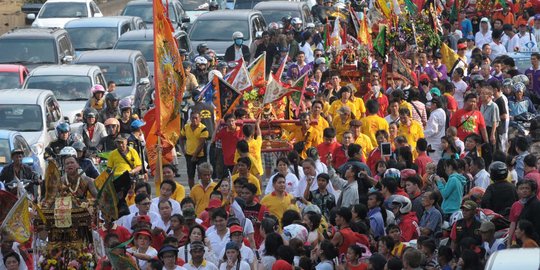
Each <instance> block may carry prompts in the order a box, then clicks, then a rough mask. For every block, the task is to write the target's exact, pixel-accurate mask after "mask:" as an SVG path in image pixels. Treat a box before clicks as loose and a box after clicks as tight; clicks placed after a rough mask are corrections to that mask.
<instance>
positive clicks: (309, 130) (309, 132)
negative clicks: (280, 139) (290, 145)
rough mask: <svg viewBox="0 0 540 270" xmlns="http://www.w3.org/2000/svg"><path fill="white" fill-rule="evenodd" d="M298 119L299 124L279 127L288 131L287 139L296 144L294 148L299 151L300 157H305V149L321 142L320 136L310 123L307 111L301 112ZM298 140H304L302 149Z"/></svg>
mask: <svg viewBox="0 0 540 270" xmlns="http://www.w3.org/2000/svg"><path fill="white" fill-rule="evenodd" d="M299 119H300V120H299V121H300V126H297V125H294V124H292V125H291V124H283V125H281V127H282V128H283V129H285V130H287V131H289V132H290V136H289V139H290V140H291V142H294V143H295V144H296V146H295V148H298V149H295V150H297V151H298V152H299V153H300V156H301V157H302V158H306V157H307V156H306V150H307V149H309V148H310V147H312V146H313V147H316V146H318V145H319V143H321V142H322V139H320V138H322V137H321V135H319V131H318V130H317V129H316V128H314V127H313V126H311V125H310V122H311V118H310V116H309V114H308V113H301V114H300V116H299ZM300 142H304V143H303V148H302V149H300V147H301V145H300V144H298V143H300Z"/></svg>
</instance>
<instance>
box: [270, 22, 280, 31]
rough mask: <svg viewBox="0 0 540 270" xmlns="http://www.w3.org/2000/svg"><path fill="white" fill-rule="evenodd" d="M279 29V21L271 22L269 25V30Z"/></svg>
mask: <svg viewBox="0 0 540 270" xmlns="http://www.w3.org/2000/svg"><path fill="white" fill-rule="evenodd" d="M278 29H279V25H278V23H277V22H271V23H270V24H269V25H268V30H278Z"/></svg>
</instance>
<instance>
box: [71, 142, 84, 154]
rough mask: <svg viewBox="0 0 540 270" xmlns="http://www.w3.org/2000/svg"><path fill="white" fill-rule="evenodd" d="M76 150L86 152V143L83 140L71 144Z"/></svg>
mask: <svg viewBox="0 0 540 270" xmlns="http://www.w3.org/2000/svg"><path fill="white" fill-rule="evenodd" d="M71 147H73V148H74V149H75V150H76V151H78V152H84V151H86V145H85V144H84V143H83V142H75V143H73V145H71Z"/></svg>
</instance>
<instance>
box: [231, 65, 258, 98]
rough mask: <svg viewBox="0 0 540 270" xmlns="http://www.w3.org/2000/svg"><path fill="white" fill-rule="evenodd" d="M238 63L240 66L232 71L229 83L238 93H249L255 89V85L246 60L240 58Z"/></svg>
mask: <svg viewBox="0 0 540 270" xmlns="http://www.w3.org/2000/svg"><path fill="white" fill-rule="evenodd" d="M237 62H238V64H237V65H236V67H235V68H234V69H233V70H232V71H231V73H230V76H229V77H228V78H227V82H228V83H229V84H230V85H231V86H232V87H233V88H234V89H236V90H237V91H238V92H244V91H249V90H250V89H251V88H253V85H252V82H251V78H250V76H249V72H248V70H247V68H246V65H245V61H244V58H240V60H238V61H237Z"/></svg>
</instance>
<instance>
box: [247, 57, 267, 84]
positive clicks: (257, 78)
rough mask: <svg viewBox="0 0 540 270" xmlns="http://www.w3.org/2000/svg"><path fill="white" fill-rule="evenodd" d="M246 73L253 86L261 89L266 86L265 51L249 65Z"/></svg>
mask: <svg viewBox="0 0 540 270" xmlns="http://www.w3.org/2000/svg"><path fill="white" fill-rule="evenodd" d="M248 72H249V78H250V79H251V83H252V84H253V86H255V87H263V86H265V85H266V51H265V52H264V53H263V54H261V55H259V57H257V59H255V61H253V62H252V63H251V64H250V65H249V67H248Z"/></svg>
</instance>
